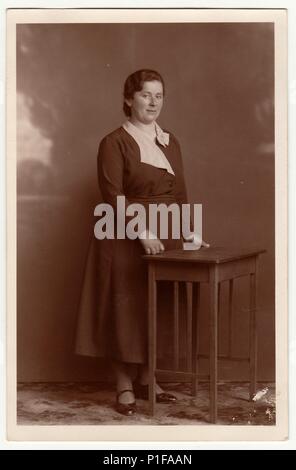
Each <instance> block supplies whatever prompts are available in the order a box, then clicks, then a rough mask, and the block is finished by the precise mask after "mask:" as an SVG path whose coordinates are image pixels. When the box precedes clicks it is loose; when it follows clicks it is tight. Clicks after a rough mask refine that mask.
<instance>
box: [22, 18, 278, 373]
mask: <svg viewBox="0 0 296 470" xmlns="http://www.w3.org/2000/svg"><path fill="white" fill-rule="evenodd" d="M139 68H153V69H156V70H158V71H159V72H160V73H161V74H162V75H163V77H164V80H165V82H166V97H165V104H164V108H163V111H162V115H161V118H160V120H159V124H160V125H162V126H163V127H165V128H166V129H168V130H171V131H172V132H173V133H174V134H175V135H176V136H177V137H178V139H179V141H180V143H181V146H182V150H183V159H184V166H185V176H186V180H187V185H188V192H189V198H190V202H197V203H202V204H203V236H204V239H205V240H206V241H208V242H209V243H211V244H212V245H216V246H235V247H240V246H242V247H247V246H260V247H264V248H266V249H267V250H268V253H267V254H266V255H264V256H263V257H262V259H261V272H260V278H259V283H260V289H259V307H260V311H259V320H258V328H259V379H261V380H272V379H273V378H274V349H275V348H274V145H273V141H274V127H273V126H274V120H273V90H274V81H273V79H274V77H273V70H274V51H273V27H272V25H271V24H268V23H257V24H256V23H254V24H246V23H244V24H243V23H242V24H231V23H228V24H194V23H193V24H35V25H18V26H17V92H18V101H17V106H18V108H17V118H18V122H17V126H18V127H17V133H18V349H17V352H18V378H19V380H21V381H47V380H48V381H63V380H104V379H106V378H107V375H108V374H107V372H106V367H105V366H104V364H103V362H101V361H98V360H95V359H92V358H87V357H86V358H84V357H78V356H75V355H74V354H73V336H74V328H75V319H76V312H77V307H78V302H79V290H80V285H81V282H82V278H83V267H84V263H85V257H86V254H87V248H88V242H89V239H90V237H91V234H92V230H93V222H94V220H93V209H94V207H95V205H96V204H97V203H98V202H99V201H100V195H99V189H98V186H97V176H96V155H97V148H98V144H99V142H100V140H101V138H102V137H103V136H104V135H105V134H107V133H109V132H110V131H112V130H113V129H115V128H116V127H118V126H120V124H121V123H122V122H123V120H124V119H125V118H124V115H123V112H122V89H123V83H124V80H125V79H126V77H127V75H129V74H130V73H132V72H134V71H135V70H137V69H139ZM235 287H236V288H237V289H236V293H235V308H236V316H235V325H234V326H235V334H234V351H235V354H236V355H238V356H243V355H244V354H245V353H246V352H247V347H248V335H247V333H248V314H247V311H246V309H247V307H248V295H247V292H246V289H245V288H246V287H247V281H244V280H239V281H237V283H236V284H235ZM206 294H207V290H206V287H205V288H204V290H203V293H202V306H203V309H202V324H201V348H202V352H203V353H206V350H207V346H208V331H207V326H208V323H207V322H208V319H207V315H206V306H207V305H206ZM226 294H227V289H226V286H223V287H222V311H221V321H220V324H221V336H220V340H221V350H222V352H223V348H225V346H226V345H227V337H226V329H225V323H226V316H225V306H226V303H225V300H226ZM203 367H204V368H206V363H205V364H204V365H203ZM246 371H247V369H246V367H245V366H244V365H242V364H241V363H239V364H238V365H233V364H230V363H226V364H224V365H223V367H222V369H221V374H220V375H221V377H222V378H225V379H233V380H243V379H246V378H247V374H246Z"/></svg>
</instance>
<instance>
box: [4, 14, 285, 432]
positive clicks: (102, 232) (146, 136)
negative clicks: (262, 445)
mask: <svg viewBox="0 0 296 470" xmlns="http://www.w3.org/2000/svg"><path fill="white" fill-rule="evenodd" d="M286 33H287V32H286V11H285V10H243V9H241V10H239V9H238V10H225V11H223V10H202V9H192V10H189V9H187V10H186V9H184V10H182V9H180V10H173V9H163V10H162V9H159V10H157V9H155V10H152V9H150V10H149V9H147V10H145V9H139V10H136V9H134V10H132V9H126V10H120V9H114V10H107V9H95V10H83V9H80V10H68V11H67V10H50V9H48V10H46V9H41V10H34V9H32V10H17V9H11V10H9V11H7V34H8V35H7V64H8V65H7V103H8V107H7V123H8V126H7V207H8V230H9V232H8V268H7V269H8V276H7V277H8V289H9V291H8V294H9V295H8V310H7V322H8V349H7V352H8V364H9V367H8V400H7V401H8V404H7V411H8V437H9V439H12V440H20V439H26V440H59V439H65V437H67V439H69V440H71V439H74V440H75V439H76V440H79V439H80V440H96V439H97V440H105V439H109V440H126V439H127V433H128V435H129V438H130V439H131V440H160V439H162V440H174V439H175V440H211V439H214V438H215V439H217V440H219V439H221V440H227V439H228V440H238V439H242V440H248V439H258V440H267V441H268V440H273V439H278V440H281V439H285V438H287V432H288V431H287V429H288V421H287V416H288V415H287V413H288V410H287V359H288V358H287V291H286V288H287V286H286V269H287V259H286V256H287V255H286V251H287V234H286V232H287V220H286V217H287V216H286V212H287V200H286V191H287V181H286V171H287V114H286V113H287V109H286V107H287V98H286V92H287V90H286V88H287V84H286V79H287V77H286V67H287V59H286ZM9 208H10V209H11V210H9Z"/></svg>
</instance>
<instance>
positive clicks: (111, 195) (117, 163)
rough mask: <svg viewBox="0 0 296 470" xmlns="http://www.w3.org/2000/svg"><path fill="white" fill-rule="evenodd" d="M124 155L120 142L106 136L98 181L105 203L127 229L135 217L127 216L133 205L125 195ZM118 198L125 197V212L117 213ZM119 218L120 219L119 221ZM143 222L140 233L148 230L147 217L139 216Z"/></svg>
mask: <svg viewBox="0 0 296 470" xmlns="http://www.w3.org/2000/svg"><path fill="white" fill-rule="evenodd" d="M124 171H125V163H124V155H123V152H122V149H121V147H120V143H119V142H118V140H116V139H115V138H113V137H111V136H106V137H104V139H103V140H102V141H101V143H100V146H99V151H98V181H99V187H100V190H101V193H102V196H103V201H104V203H107V204H110V205H111V206H112V207H113V209H114V215H115V220H116V222H117V223H119V222H120V225H122V223H124V225H125V227H126V226H127V224H128V222H130V221H131V220H132V219H133V216H128V215H126V210H127V208H128V207H129V206H130V205H131V203H130V201H129V200H128V199H127V198H126V197H125V194H124ZM118 196H124V198H125V199H124V205H123V204H122V206H121V207H122V208H123V212H124V213H123V212H121V211H119V212H118V211H117V204H118V199H117V198H118ZM118 217H119V219H118ZM137 218H138V219H139V220H141V228H143V230H142V229H141V230H140V232H141V233H142V232H145V230H146V226H147V224H146V215H144V214H141V213H139V214H137Z"/></svg>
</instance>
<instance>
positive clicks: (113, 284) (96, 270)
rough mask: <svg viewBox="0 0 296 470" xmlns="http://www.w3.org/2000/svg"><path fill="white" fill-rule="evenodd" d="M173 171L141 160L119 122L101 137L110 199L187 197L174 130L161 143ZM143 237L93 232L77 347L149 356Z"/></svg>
mask: <svg viewBox="0 0 296 470" xmlns="http://www.w3.org/2000/svg"><path fill="white" fill-rule="evenodd" d="M157 145H159V147H160V148H161V150H162V152H163V153H164V154H165V155H166V157H167V159H168V161H169V162H170V164H171V167H172V168H173V170H174V173H175V175H172V174H171V173H168V172H167V171H166V170H164V169H160V168H156V167H154V166H152V165H149V164H146V163H142V162H141V160H140V149H139V146H138V144H137V143H136V141H135V140H134V139H133V137H132V136H131V135H130V134H129V133H128V132H126V131H125V129H124V128H123V127H120V128H118V129H116V130H115V131H113V132H112V133H111V134H108V135H107V136H106V137H104V139H103V140H102V142H101V144H100V147H99V153H98V179H99V185H100V189H101V193H102V196H103V200H104V202H106V203H109V204H111V205H112V206H113V207H115V206H116V197H117V196H123V195H124V196H125V197H126V200H127V204H128V203H133V202H140V203H142V204H143V205H144V206H145V207H148V204H149V203H165V204H171V203H172V202H177V203H178V204H184V203H186V202H187V195H186V188H185V183H184V175H183V164H182V157H181V151H180V146H179V143H178V141H177V139H176V138H175V137H174V136H173V134H171V133H170V141H169V145H168V146H167V147H163V146H162V145H160V144H158V143H157ZM163 244H164V245H165V249H166V250H169V249H176V248H181V247H182V241H181V240H173V239H168V240H163ZM143 254H144V250H143V247H142V245H141V242H140V241H139V240H129V239H127V238H126V239H123V240H120V239H114V240H108V239H104V240H97V239H95V238H94V240H93V242H92V244H91V247H90V251H89V257H88V263H87V268H86V273H85V277H84V285H83V290H82V296H81V302H80V309H79V317H78V325H77V335H76V353H77V354H82V355H90V356H103V357H109V358H112V359H117V360H121V361H124V362H131V363H145V362H146V361H147V267H146V263H145V261H144V260H143V259H142V255H143Z"/></svg>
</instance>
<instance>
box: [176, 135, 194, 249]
mask: <svg viewBox="0 0 296 470" xmlns="http://www.w3.org/2000/svg"><path fill="white" fill-rule="evenodd" d="M171 136H172V138H173V141H174V144H175V147H176V152H177V159H176V169H177V171H176V174H175V176H176V184H175V197H176V201H177V203H178V205H179V207H180V211H181V214H182V204H188V195H187V188H186V182H185V177H184V166H183V159H182V152H181V147H180V144H179V142H178V140H177V139H176V137H175V136H174V135H171ZM181 220H182V219H181ZM190 231H191V232H193V223H192V219H191V217H190ZM187 238H188V237H186V236H183V239H184V240H187Z"/></svg>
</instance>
